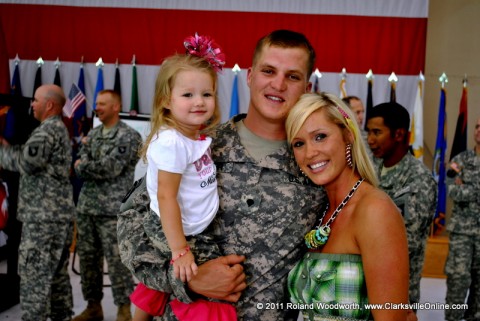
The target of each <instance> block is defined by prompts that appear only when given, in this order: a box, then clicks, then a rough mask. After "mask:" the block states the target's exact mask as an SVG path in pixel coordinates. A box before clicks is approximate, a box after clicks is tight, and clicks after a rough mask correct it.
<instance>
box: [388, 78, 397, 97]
mask: <svg viewBox="0 0 480 321" xmlns="http://www.w3.org/2000/svg"><path fill="white" fill-rule="evenodd" d="M388 82H389V83H390V102H396V101H397V94H396V89H397V82H398V78H397V75H395V72H393V71H392V73H391V74H390V76H389V77H388Z"/></svg>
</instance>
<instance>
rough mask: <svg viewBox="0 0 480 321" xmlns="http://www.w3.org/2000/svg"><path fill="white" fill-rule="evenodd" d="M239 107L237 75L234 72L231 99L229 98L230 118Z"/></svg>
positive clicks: (237, 111)
mask: <svg viewBox="0 0 480 321" xmlns="http://www.w3.org/2000/svg"><path fill="white" fill-rule="evenodd" d="M239 109H240V101H239V97H238V75H237V74H235V78H234V79H233V87H232V99H231V100H230V118H232V117H233V116H235V115H238V113H239Z"/></svg>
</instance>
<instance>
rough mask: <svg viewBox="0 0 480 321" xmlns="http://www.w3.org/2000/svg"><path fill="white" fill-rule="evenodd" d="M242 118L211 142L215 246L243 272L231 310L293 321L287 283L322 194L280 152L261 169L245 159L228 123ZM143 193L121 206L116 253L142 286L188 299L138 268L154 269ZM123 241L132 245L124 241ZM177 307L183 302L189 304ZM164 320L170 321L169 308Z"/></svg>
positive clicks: (155, 273)
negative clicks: (240, 258) (236, 259)
mask: <svg viewBox="0 0 480 321" xmlns="http://www.w3.org/2000/svg"><path fill="white" fill-rule="evenodd" d="M244 117H245V115H239V116H236V117H235V118H234V119H233V120H231V121H230V122H227V123H226V124H224V125H222V126H220V127H219V129H218V131H217V135H216V137H214V139H213V144H212V157H213V160H214V161H215V165H216V166H217V181H218V189H219V196H220V208H219V211H218V215H217V218H218V223H219V225H218V226H219V228H220V232H217V233H214V234H219V235H222V236H223V240H222V241H221V242H220V247H221V249H222V250H223V252H224V253H225V254H240V255H245V256H246V258H247V259H246V262H245V263H244V267H245V273H246V276H247V284H248V287H247V289H246V290H245V291H244V292H243V294H242V296H241V298H240V300H239V301H238V302H237V304H236V309H237V315H238V319H239V320H249V321H251V320H262V321H277V320H297V315H298V311H292V310H289V311H287V309H286V302H289V300H288V297H287V294H286V293H287V292H286V278H287V274H288V272H289V271H290V269H291V268H292V267H293V266H294V264H295V263H296V262H297V261H298V260H299V259H300V258H301V256H302V255H303V253H304V250H305V247H304V245H303V244H304V242H303V236H304V235H305V233H306V232H308V231H309V230H310V229H311V227H312V226H314V225H315V223H316V222H317V218H318V216H319V215H318V214H319V212H320V207H321V206H322V205H323V204H322V202H324V201H325V200H326V198H325V197H324V196H325V194H324V192H323V190H322V189H320V188H318V187H315V186H313V185H312V184H311V183H310V182H309V181H308V180H307V179H306V178H305V177H301V176H300V173H299V169H298V168H297V166H296V164H295V161H294V159H293V156H292V155H291V153H290V152H289V151H288V148H287V146H286V145H285V146H284V147H283V148H281V149H279V150H278V151H277V152H276V153H274V154H272V155H269V156H267V157H266V158H265V159H263V160H261V161H260V162H256V161H255V160H254V159H253V158H251V157H250V156H249V155H248V153H247V151H246V150H245V148H244V147H243V146H242V144H241V143H240V138H239V136H238V133H237V128H236V127H235V124H234V123H235V122H237V121H239V120H240V119H241V118H244ZM145 194H146V193H145V192H144V193H141V192H138V190H137V191H136V192H134V193H133V194H132V195H131V197H130V198H129V200H127V202H128V203H129V204H130V205H127V206H126V207H124V209H128V208H131V209H129V210H127V211H126V212H125V213H124V215H121V216H123V217H124V218H123V219H121V220H122V222H121V223H120V222H119V239H120V245H121V251H122V252H124V251H125V253H122V255H123V257H124V258H125V259H124V262H125V263H126V264H127V266H129V267H130V269H131V270H132V272H134V273H135V275H136V276H137V277H138V278H139V280H140V281H142V282H144V283H145V284H146V285H147V286H149V287H151V288H154V289H157V290H163V289H165V288H168V287H169V286H170V285H172V288H173V291H174V293H175V295H177V297H180V296H181V295H182V294H186V293H185V289H184V288H183V286H181V287H179V286H177V285H176V284H170V285H169V284H168V282H169V280H168V279H167V278H166V277H165V272H161V271H159V270H160V269H159V268H158V265H157V264H155V263H151V264H148V263H147V264H138V263H139V262H138V261H137V260H136V258H137V257H138V256H145V257H149V258H150V259H152V261H153V262H155V257H156V255H155V252H154V251H155V250H154V249H153V250H152V249H149V247H151V245H149V244H148V242H147V241H146V239H147V236H146V233H145V230H147V229H148V227H147V226H146V225H144V226H142V224H145V223H146V220H145V221H144V222H142V219H141V216H142V214H141V213H138V212H139V211H142V210H143V208H142V207H144V206H145V204H147V199H148V195H145ZM142 204H143V205H142ZM134 213H135V214H134ZM128 214H129V215H128ZM128 216H129V219H126V217H128ZM135 217H140V219H135ZM214 222H215V221H214ZM214 225H215V224H214ZM127 235H128V236H127ZM132 235H135V236H132ZM126 237H128V238H130V239H135V242H137V243H136V244H135V243H134V242H131V241H124V240H125V239H126ZM129 262H130V263H129ZM132 262H135V263H136V264H131V263H132ZM183 301H185V302H188V298H187V299H183ZM257 303H262V304H263V307H264V309H258V308H257ZM268 303H271V304H277V306H276V307H277V309H265V307H269V308H270V307H271V306H267V304H268ZM282 306H283V309H282ZM163 320H176V318H175V317H174V316H173V315H172V313H171V309H170V308H169V305H167V311H166V313H165V315H164V316H163Z"/></svg>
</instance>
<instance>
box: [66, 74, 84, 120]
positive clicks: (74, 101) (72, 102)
mask: <svg viewBox="0 0 480 321" xmlns="http://www.w3.org/2000/svg"><path fill="white" fill-rule="evenodd" d="M84 101H85V95H84V94H83V92H82V91H81V90H80V89H79V88H78V86H77V85H75V83H73V84H72V88H71V89H70V93H69V94H68V99H67V102H66V103H65V106H63V113H64V114H65V116H67V117H68V118H72V117H73V115H74V113H75V111H76V110H77V109H78V108H79V107H80V105H81V104H82V103H83V102H84Z"/></svg>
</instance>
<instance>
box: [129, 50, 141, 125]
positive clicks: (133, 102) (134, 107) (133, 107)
mask: <svg viewBox="0 0 480 321" xmlns="http://www.w3.org/2000/svg"><path fill="white" fill-rule="evenodd" d="M139 111H140V108H139V104H138V84H137V66H136V65H135V56H134V57H133V68H132V98H131V99H130V115H132V116H135V115H138V113H139Z"/></svg>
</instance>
